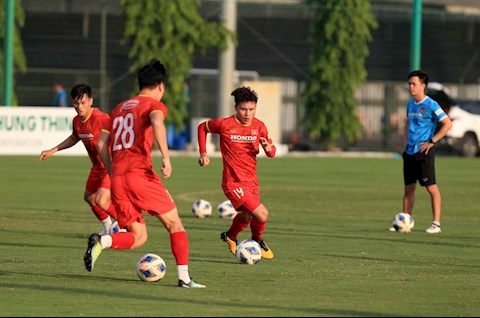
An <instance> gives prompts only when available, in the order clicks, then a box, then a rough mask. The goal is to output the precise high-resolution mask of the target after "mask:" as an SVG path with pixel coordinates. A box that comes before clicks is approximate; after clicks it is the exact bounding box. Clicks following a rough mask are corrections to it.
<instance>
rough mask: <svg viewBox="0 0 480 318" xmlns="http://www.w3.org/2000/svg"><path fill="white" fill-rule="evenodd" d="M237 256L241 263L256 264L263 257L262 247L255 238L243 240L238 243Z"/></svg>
mask: <svg viewBox="0 0 480 318" xmlns="http://www.w3.org/2000/svg"><path fill="white" fill-rule="evenodd" d="M235 256H236V257H237V260H238V262H239V263H242V264H247V265H255V264H257V263H258V262H260V260H261V259H262V248H261V247H260V244H258V243H257V242H256V241H254V240H243V241H241V242H240V244H238V245H237V252H236V254H235Z"/></svg>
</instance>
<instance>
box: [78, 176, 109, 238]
mask: <svg viewBox="0 0 480 318" xmlns="http://www.w3.org/2000/svg"><path fill="white" fill-rule="evenodd" d="M105 176H107V177H108V174H106V171H101V170H99V169H95V168H92V169H91V170H90V174H89V175H88V179H87V184H86V185H85V195H84V199H85V201H87V202H88V204H89V205H90V207H91V209H92V212H93V214H95V216H96V217H97V219H98V220H99V221H100V222H102V224H103V229H102V230H101V231H100V232H99V234H101V235H103V234H108V233H109V230H110V227H111V226H112V223H113V222H114V220H112V219H111V218H110V215H109V213H108V212H107V211H106V210H105V209H104V207H103V206H101V205H98V204H97V201H102V203H103V201H104V200H105V199H104V198H98V197H97V196H98V194H99V193H98V190H100V189H101V187H102V185H103V184H104V181H103V179H104V177H105ZM107 181H108V184H106V185H103V186H104V187H105V186H108V188H110V178H108V179H107ZM100 195H101V196H103V194H100Z"/></svg>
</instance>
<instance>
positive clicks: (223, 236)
mask: <svg viewBox="0 0 480 318" xmlns="http://www.w3.org/2000/svg"><path fill="white" fill-rule="evenodd" d="M220 239H222V240H223V241H224V242H225V243H227V245H228V249H229V250H230V252H231V253H232V254H233V255H235V253H237V241H236V240H235V241H234V240H232V239H231V238H229V237H228V235H227V232H223V233H221V234H220Z"/></svg>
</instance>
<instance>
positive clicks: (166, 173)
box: [160, 159, 172, 179]
mask: <svg viewBox="0 0 480 318" xmlns="http://www.w3.org/2000/svg"><path fill="white" fill-rule="evenodd" d="M160 170H161V171H162V175H163V177H164V178H165V179H167V178H168V177H170V175H171V174H172V165H171V163H170V159H163V163H162V168H161V169H160Z"/></svg>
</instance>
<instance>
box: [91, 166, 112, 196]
mask: <svg viewBox="0 0 480 318" xmlns="http://www.w3.org/2000/svg"><path fill="white" fill-rule="evenodd" d="M99 188H105V189H110V177H109V176H108V173H107V170H105V169H104V168H97V167H92V169H90V174H89V175H88V179H87V184H86V185H85V190H87V191H88V192H90V193H95V192H97V190H98V189H99Z"/></svg>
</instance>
